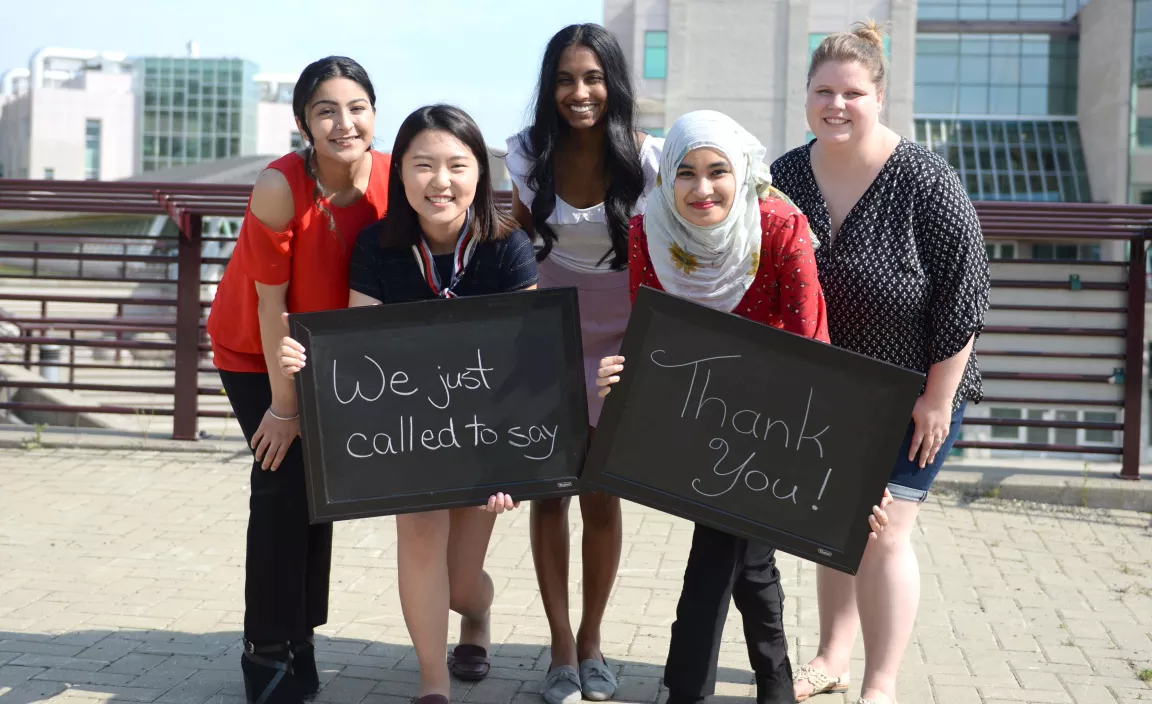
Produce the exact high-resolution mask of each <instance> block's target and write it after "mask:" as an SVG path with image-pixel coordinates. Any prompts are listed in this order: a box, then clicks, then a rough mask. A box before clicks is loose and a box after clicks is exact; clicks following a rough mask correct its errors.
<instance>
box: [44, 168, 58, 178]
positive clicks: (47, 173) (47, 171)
mask: <svg viewBox="0 0 1152 704" xmlns="http://www.w3.org/2000/svg"><path fill="white" fill-rule="evenodd" d="M54 178H56V169H53V168H52V167H50V166H45V167H44V180H45V181H51V180H52V179H54Z"/></svg>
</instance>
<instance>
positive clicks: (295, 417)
mask: <svg viewBox="0 0 1152 704" xmlns="http://www.w3.org/2000/svg"><path fill="white" fill-rule="evenodd" d="M268 415H270V416H272V417H273V418H275V419H276V420H296V419H297V418H299V417H300V412H299V411H297V412H296V415H294V416H290V417H288V418H281V417H280V416H278V415H276V411H274V410H272V407H271V406H269V407H268Z"/></svg>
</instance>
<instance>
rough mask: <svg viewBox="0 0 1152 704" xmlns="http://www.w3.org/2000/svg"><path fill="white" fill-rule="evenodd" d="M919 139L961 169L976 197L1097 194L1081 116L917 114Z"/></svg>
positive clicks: (1083, 199) (1080, 199)
mask: <svg viewBox="0 0 1152 704" xmlns="http://www.w3.org/2000/svg"><path fill="white" fill-rule="evenodd" d="M915 139H916V142H917V143H919V144H921V145H923V146H924V147H926V148H928V149H930V150H932V151H934V152H936V153H937V154H939V155H940V156H942V157H944V159H946V160H947V161H948V163H949V164H951V165H952V167H953V168H954V169H956V172H957V175H959V176H960V180H961V182H962V183H963V184H964V187H965V189H966V190H967V191H968V195H969V196H970V197H971V198H972V199H973V200H1018V201H1042V202H1056V201H1060V202H1068V203H1087V202H1091V200H1092V197H1091V192H1090V191H1089V188H1088V169H1087V166H1086V165H1085V163H1084V151H1083V148H1082V146H1081V142H1080V126H1079V124H1078V123H1077V122H1076V121H1075V120H1069V119H1051V120H1048V119H1045V120H1021V119H1009V120H1003V119H979V118H952V117H940V118H928V117H917V118H916V120H915Z"/></svg>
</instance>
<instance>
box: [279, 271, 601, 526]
mask: <svg viewBox="0 0 1152 704" xmlns="http://www.w3.org/2000/svg"><path fill="white" fill-rule="evenodd" d="M576 315H577V313H576V299H575V293H574V291H572V290H568V289H553V290H549V291H539V292H537V291H528V292H517V293H511V294H495V295H488V296H470V297H465V298H458V299H450V300H446V299H436V300H430V301H420V302H416V303H400V304H389V305H378V306H367V307H362V308H352V309H347V310H342V311H325V312H322V313H308V314H304V315H293V316H291V320H292V335H291V338H289V339H286V340H284V341H282V344H281V348H280V357H281V359H280V362H281V371H282V372H283V373H285V374H288V375H295V376H296V377H297V387H298V389H299V395H300V399H301V403H300V406H301V412H302V418H303V420H304V423H303V427H304V434H303V435H304V448H305V457H306V462H305V468H306V470H307V472H308V475H309V492H310V493H309V500H310V502H311V503H310V508H311V510H312V516H313V521H314V522H316V521H319V520H340V519H344V518H355V517H360V516H369V515H386V514H392V513H400V512H409V511H423V510H432V509H436V508H449V507H454V506H465V505H469V504H471V505H474V506H477V505H478V506H481V507H482V508H483V509H484V510H491V511H494V512H497V513H499V512H503V511H507V510H512V509H514V508H515V507H516V506H517V505H518V500H521V499H530V498H538V497H541V496H563V495H568V494H572V493H575V492H576V491H577V478H578V476H579V472H580V467H581V465H582V462H583V458H584V453H585V445H586V443H587V436H588V415H587V405H586V400H585V398H586V397H585V391H584V382H583V374H582V369H583V367H582V364H581V363H580V360H581V357H582V352H581V349H580V340H579V322H578V319H577V317H576ZM513 496H514V497H515V499H514V498H513Z"/></svg>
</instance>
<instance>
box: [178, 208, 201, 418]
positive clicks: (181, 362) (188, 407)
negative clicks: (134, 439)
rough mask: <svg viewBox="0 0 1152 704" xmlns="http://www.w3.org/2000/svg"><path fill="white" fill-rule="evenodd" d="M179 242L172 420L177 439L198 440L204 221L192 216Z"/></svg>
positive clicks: (199, 217)
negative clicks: (201, 258) (197, 413)
mask: <svg viewBox="0 0 1152 704" xmlns="http://www.w3.org/2000/svg"><path fill="white" fill-rule="evenodd" d="M185 221H186V223H187V226H186V227H183V228H181V230H182V232H181V233H180V237H179V238H178V239H177V241H178V242H179V244H178V245H177V264H176V384H175V391H176V398H175V405H174V409H173V410H174V413H173V418H172V437H173V439H175V440H195V439H196V410H197V403H198V402H199V399H198V397H197V391H198V386H199V384H198V383H197V381H198V374H199V371H198V368H199V366H200V351H199V346H200V344H199V343H200V244H201V239H202V237H203V234H204V218H203V217H202V216H200V215H190V216H188V217H187V218H186V220H185Z"/></svg>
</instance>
